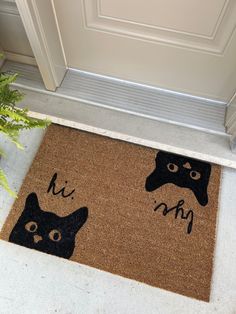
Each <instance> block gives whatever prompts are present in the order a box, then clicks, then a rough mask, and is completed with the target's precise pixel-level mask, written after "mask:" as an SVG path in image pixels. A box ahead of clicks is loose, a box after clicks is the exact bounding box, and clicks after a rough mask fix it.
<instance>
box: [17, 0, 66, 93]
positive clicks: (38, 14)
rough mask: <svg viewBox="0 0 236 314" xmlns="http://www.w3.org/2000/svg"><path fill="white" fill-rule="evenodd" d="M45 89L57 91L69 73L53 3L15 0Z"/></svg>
mask: <svg viewBox="0 0 236 314" xmlns="http://www.w3.org/2000/svg"><path fill="white" fill-rule="evenodd" d="M16 5H17V7H18V10H19V13H20V16H21V19H22V22H23V24H24V27H25V31H26V34H27V36H28V39H29V42H30V45H31V48H32V50H33V53H34V56H35V59H36V62H37V65H38V67H39V70H40V72H41V75H42V79H43V82H44V85H45V87H46V89H48V90H50V91H55V90H56V88H57V87H58V86H60V85H61V82H62V80H63V78H64V76H65V74H66V71H67V64H66V59H65V54H64V50H63V46H62V43H61V36H60V32H59V29H58V24H57V19H56V14H55V9H54V3H53V1H48V0H16Z"/></svg>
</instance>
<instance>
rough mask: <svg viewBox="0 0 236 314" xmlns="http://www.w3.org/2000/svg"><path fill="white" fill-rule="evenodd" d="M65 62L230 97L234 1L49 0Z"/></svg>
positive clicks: (235, 40)
mask: <svg viewBox="0 0 236 314" xmlns="http://www.w3.org/2000/svg"><path fill="white" fill-rule="evenodd" d="M54 5H55V10H56V15H57V19H58V24H59V27H60V31H61V36H62V42H63V46H64V49H65V55H66V58H67V62H68V65H69V66H70V67H74V68H79V69H82V70H85V71H91V72H95V73H99V74H104V75H109V76H115V77H118V78H122V79H126V80H132V81H136V82H140V83H144V84H150V85H155V86H158V87H162V88H166V89H171V90H176V91H180V92H185V93H190V94H193V95H198V96H203V97H208V98H213V99H218V100H222V101H226V102H227V101H228V100H229V99H230V98H231V97H232V95H233V93H234V91H235V88H236V83H235V82H236V58H235V55H236V31H235V25H236V1H234V0H226V1H225V0H207V1H203V0H145V1H144V0H129V1H125V0H86V1H85V0H84V1H83V0H70V1H69V2H67V5H65V2H64V1H63V0H57V1H54Z"/></svg>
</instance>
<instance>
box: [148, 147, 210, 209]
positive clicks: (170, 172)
mask: <svg viewBox="0 0 236 314" xmlns="http://www.w3.org/2000/svg"><path fill="white" fill-rule="evenodd" d="M210 174H211V165H210V164H209V163H206V162H202V161H198V160H195V159H191V158H187V157H183V156H179V155H175V154H171V153H167V152H162V151H159V152H158V153H157V156H156V168H155V170H154V171H153V172H152V173H151V174H150V175H149V176H148V177H147V179H146V184H145V188H146V190H147V191H149V192H152V191H154V190H156V189H158V188H159V187H161V186H162V185H164V184H166V183H173V184H175V185H177V186H179V187H184V188H189V189H190V190H192V192H193V193H194V194H195V197H196V199H197V200H198V202H199V204H200V205H202V206H206V205H207V203H208V195H207V186H208V182H209V178H210Z"/></svg>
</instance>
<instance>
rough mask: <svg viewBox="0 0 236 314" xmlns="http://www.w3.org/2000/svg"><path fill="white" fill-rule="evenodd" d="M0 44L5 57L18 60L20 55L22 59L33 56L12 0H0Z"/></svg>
mask: <svg viewBox="0 0 236 314" xmlns="http://www.w3.org/2000/svg"><path fill="white" fill-rule="evenodd" d="M0 46H1V47H2V48H3V50H4V51H5V53H6V56H7V59H11V60H13V61H20V60H19V58H21V56H23V58H22V60H23V61H24V60H26V61H27V59H28V61H29V60H30V59H31V58H32V57H34V54H33V52H32V49H31V47H30V43H29V41H28V38H27V36H26V32H25V29H24V26H23V24H22V21H21V18H20V15H19V12H18V9H17V6H16V4H15V2H14V1H12V0H0ZM25 57H30V58H25ZM31 61H32V60H31ZM27 63H28V62H27Z"/></svg>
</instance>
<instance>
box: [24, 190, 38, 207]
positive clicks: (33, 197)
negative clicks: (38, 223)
mask: <svg viewBox="0 0 236 314" xmlns="http://www.w3.org/2000/svg"><path fill="white" fill-rule="evenodd" d="M35 209H40V207H39V201H38V197H37V194H36V193H30V194H29V195H28V196H27V199H26V201H25V210H30V211H32V210H35Z"/></svg>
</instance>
